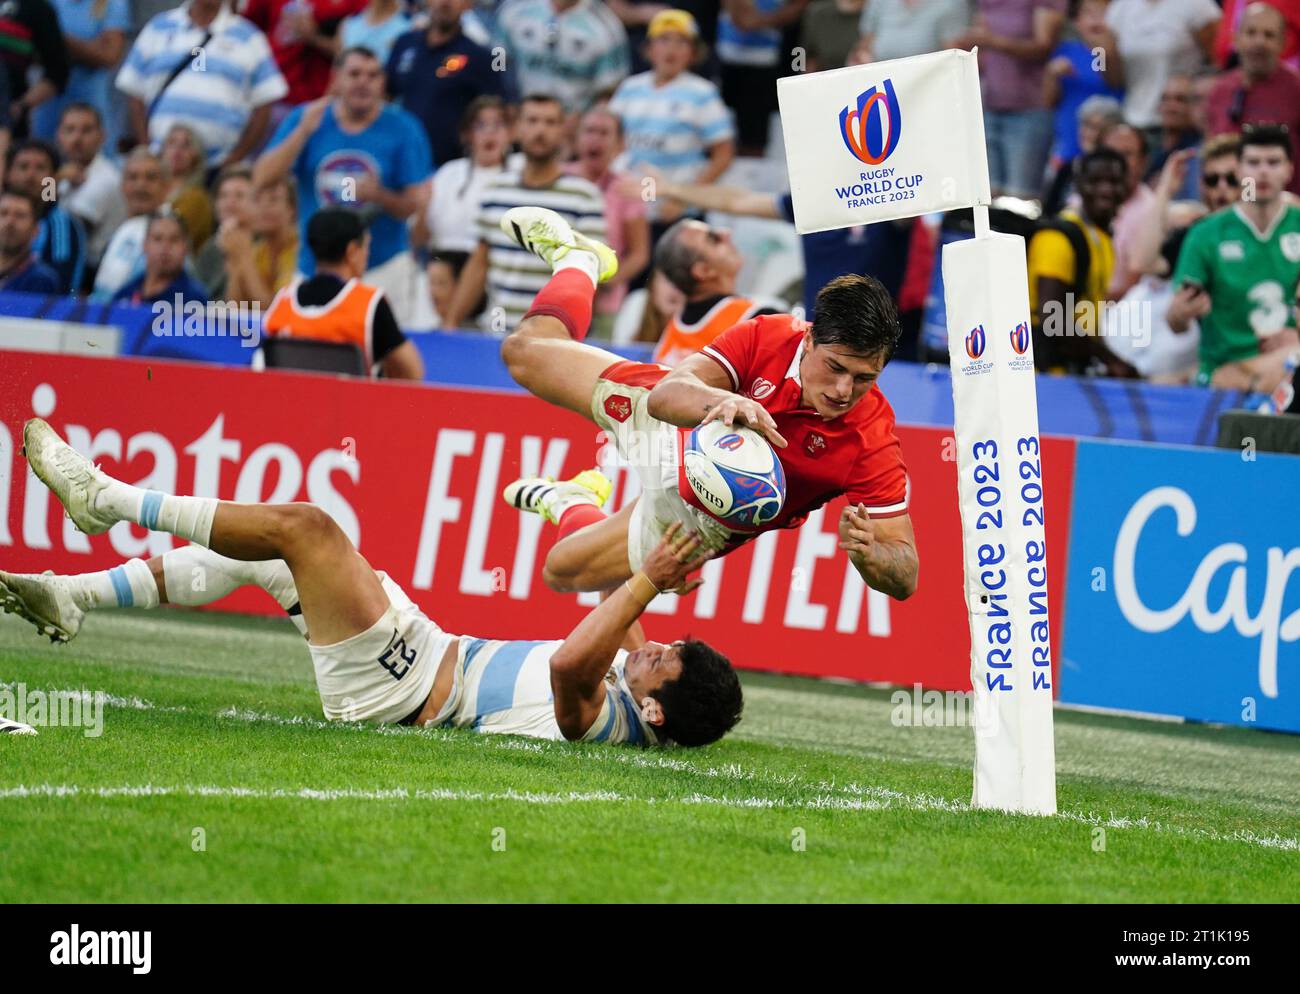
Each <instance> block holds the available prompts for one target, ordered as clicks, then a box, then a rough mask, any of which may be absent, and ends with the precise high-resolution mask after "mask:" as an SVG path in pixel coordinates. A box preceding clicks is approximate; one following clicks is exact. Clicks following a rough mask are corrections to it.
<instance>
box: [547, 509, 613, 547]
mask: <svg viewBox="0 0 1300 994" xmlns="http://www.w3.org/2000/svg"><path fill="white" fill-rule="evenodd" d="M604 517H605V512H604V511H602V510H601V509H600V508H598V507H597V506H596V505H595V504H574V505H573V506H572V507H571V508H569V509H568V510H567V511H565V512H564V513H563V514H561V515H560V523H559V525H558V526H557V527H558V528H559V530H560V534H559V535H558V536H557V537H556V539H555V540H556V541H557V542H562V541H564V540H565V539H566V538H568V537H569V536H570V535H572V534H573V533H574V532H576V531H579V530H580V529H583V528H586V527H587V526H588V525H594V524H595V523H596V522H597V521H600V520H602V519H603V518H604Z"/></svg>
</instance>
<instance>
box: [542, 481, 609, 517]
mask: <svg viewBox="0 0 1300 994" xmlns="http://www.w3.org/2000/svg"><path fill="white" fill-rule="evenodd" d="M542 503H543V504H545V505H546V510H547V511H549V512H550V514H551V519H552V520H554V521H559V520H560V519H561V518H562V517H564V512H565V511H567V510H569V509H570V508H572V507H577V506H578V505H579V504H591V505H592V506H593V507H599V506H600V505H599V503H597V501H596V495H595V494H593V493H592V492H591V491H590V490H588V489H587V488H586V487H579V486H577V485H575V484H568V485H566V484H563V483H557V484H555V485H554V486H553V487H551V492H550V493H548V494H547V495H546V496H545V497H543V498H542Z"/></svg>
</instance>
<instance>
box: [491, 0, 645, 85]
mask: <svg viewBox="0 0 1300 994" xmlns="http://www.w3.org/2000/svg"><path fill="white" fill-rule="evenodd" d="M492 43H493V45H499V46H501V47H503V48H504V49H505V51H506V52H507V53H508V55H509V60H510V61H509V66H510V69H511V71H512V72H514V73H515V78H516V79H517V81H518V84H519V87H518V88H519V94H520V96H528V95H529V94H532V93H545V94H548V95H550V96H553V97H557V98H558V99H559V100H560V101H561V102H562V103H563V104H564V106H565V107H566V108H567V109H568V110H570V111H580V110H586V109H587V106H588V105H589V104H590V103H591V101H592V100H593V99H594V98H595V96H596V95H597V94H598V93H601V92H602V91H605V90H612V89H613V88H614V87H616V86H617V85H618V84H619V82H621V81H622V79H623V77H625V76H626V75H627V74H628V73H629V72H630V71H631V56H630V54H629V52H628V47H627V32H626V31H625V30H624V29H623V23H622V22H621V21H620V20H619V19H618V18H617V17H616V16H615V15H614V13H613V11H611V10H610V9H609V8H608V7H607V6H605V4H603V3H597V2H595V0H578V3H577V4H576V5H575V6H573V7H570V8H569V9H568V10H566V11H563V12H561V13H557V12H556V11H555V8H554V7H552V6H551V0H506V2H505V4H503V5H502V7H501V10H500V12H499V13H498V14H497V23H496V32H495V34H494V35H493V40H492Z"/></svg>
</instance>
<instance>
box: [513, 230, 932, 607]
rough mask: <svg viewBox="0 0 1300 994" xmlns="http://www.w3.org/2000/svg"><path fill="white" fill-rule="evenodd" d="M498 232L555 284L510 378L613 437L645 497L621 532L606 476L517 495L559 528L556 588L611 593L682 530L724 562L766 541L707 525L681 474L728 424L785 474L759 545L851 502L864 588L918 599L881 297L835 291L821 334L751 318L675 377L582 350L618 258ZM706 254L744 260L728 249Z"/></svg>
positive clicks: (535, 485) (531, 323)
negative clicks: (701, 441)
mask: <svg viewBox="0 0 1300 994" xmlns="http://www.w3.org/2000/svg"><path fill="white" fill-rule="evenodd" d="M683 223H698V222H683ZM501 227H502V230H504V231H505V232H506V233H507V234H508V235H509V236H510V237H511V238H513V239H514V240H515V241H516V242H517V243H518V244H519V245H520V246H521V247H523V248H525V249H527V250H528V251H530V252H532V253H534V254H535V255H537V256H538V257H539V258H540V259H542V260H543V261H544V262H546V263H547V264H548V265H549V266H551V268H552V271H553V274H554V275H553V276H552V277H551V280H550V282H549V283H547V285H546V286H545V287H543V288H542V290H541V291H540V292H539V293H538V294H537V296H536V298H534V302H533V306H532V308H531V309H530V310H529V312H528V314H527V315H526V316H525V317H524V320H523V321H522V322H521V323H520V325H519V327H518V328H517V329H516V330H515V331H514V333H513V334H511V335H509V336H508V337H507V338H506V339H505V340H504V341H503V342H502V346H501V356H502V358H503V359H504V361H505V363H506V365H507V367H508V368H509V370H510V375H511V376H512V377H513V378H514V379H515V381H516V382H517V383H519V384H520V385H521V386H523V387H525V388H526V389H528V390H529V391H530V392H531V393H533V394H535V395H536V396H538V397H540V398H541V399H543V400H546V401H549V402H550V403H552V404H556V405H558V406H560V407H564V408H567V409H568V410H570V411H573V412H575V413H576V414H580V415H582V416H583V417H585V418H588V419H589V420H591V421H593V422H595V424H596V425H598V426H599V427H600V428H602V429H604V430H605V431H606V432H607V433H608V435H609V436H610V437H611V438H612V439H613V440H614V442H615V443H616V444H617V446H618V449H619V452H620V454H621V455H622V456H623V457H624V459H626V460H627V461H628V462H630V463H631V464H632V465H633V466H634V467H635V468H636V470H637V473H638V475H639V477H640V479H641V484H642V494H641V496H640V497H638V498H637V500H636V501H635V502H634V503H633V504H631V505H629V506H627V507H625V508H623V509H622V510H620V511H619V512H618V513H617V514H614V515H610V516H606V515H605V514H604V512H603V511H602V510H601V506H602V505H603V504H604V502H605V500H606V499H607V497H608V496H609V492H610V489H611V488H610V483H609V481H608V480H607V479H606V478H605V477H604V476H603V475H602V474H600V473H599V472H597V471H595V470H588V471H586V472H584V473H580V474H579V475H578V476H576V477H574V479H572V480H567V481H562V482H559V483H556V482H553V481H549V480H543V479H523V480H516V481H515V482H513V483H511V484H510V485H509V486H508V487H507V488H506V491H505V499H506V500H507V502H509V503H510V504H512V505H513V506H515V507H518V508H520V509H521V510H527V511H533V512H535V513H538V514H541V515H543V516H544V517H545V518H546V519H547V520H549V521H551V522H553V523H555V524H556V525H558V526H559V529H560V535H559V540H558V541H557V542H556V543H555V545H554V546H553V547H552V549H551V551H550V553H549V554H548V555H547V559H546V565H545V568H544V571H543V572H544V576H545V579H546V582H547V584H548V585H550V586H551V587H552V588H553V589H555V590H560V591H574V590H609V589H612V588H613V587H616V586H617V585H618V584H620V583H622V582H623V581H624V580H626V579H627V578H628V577H629V576H631V575H632V574H633V572H634V571H635V570H636V569H637V568H638V566H639V564H640V563H641V562H642V560H643V559H644V557H645V556H646V555H647V554H648V553H649V551H650V550H651V549H653V548H654V547H655V545H656V544H657V543H658V541H659V537H660V536H662V535H663V534H664V532H665V531H666V530H667V528H668V527H669V526H670V525H671V524H672V523H673V522H678V523H679V524H680V525H681V526H683V527H685V528H686V529H688V530H689V531H691V532H692V533H694V534H698V535H699V536H700V537H701V539H702V541H703V543H704V544H705V545H706V546H707V547H708V548H710V549H711V550H713V551H714V552H716V553H718V554H725V553H726V552H730V551H731V550H732V549H734V548H737V547H739V546H740V545H742V544H744V542H746V541H748V540H749V539H751V538H753V537H754V535H755V534H757V532H756V531H753V532H744V531H739V530H737V529H736V528H734V527H731V526H728V525H727V524H725V523H724V522H722V521H721V520H720V519H718V518H717V517H716V516H714V515H713V514H711V513H710V512H709V510H708V509H707V508H706V507H704V506H703V504H702V503H701V502H700V500H699V499H698V498H697V497H696V496H695V493H694V491H692V490H691V488H690V486H689V485H688V484H687V483H686V481H685V478H684V475H683V473H682V469H681V451H682V444H683V439H684V437H685V435H686V434H687V432H688V431H689V429H691V428H694V427H695V426H697V425H700V424H703V423H706V422H708V421H712V420H715V419H721V420H722V421H724V422H725V423H727V424H729V425H730V424H744V425H748V426H749V427H751V428H753V429H755V430H756V431H758V432H761V433H762V434H763V435H764V436H765V437H766V438H767V439H768V441H769V442H771V444H772V445H773V447H774V448H775V449H776V451H777V454H778V456H779V457H780V459H781V463H782V466H783V467H784V469H785V476H786V500H785V504H784V506H783V507H782V510H781V513H780V514H779V515H778V516H777V517H776V518H775V519H774V520H773V521H771V522H770V523H768V524H767V525H765V526H763V527H762V528H761V529H759V530H762V531H766V530H768V529H772V528H795V527H798V526H799V525H800V524H802V523H803V521H804V519H805V518H807V516H808V515H809V514H811V513H812V512H813V511H815V510H816V509H817V508H819V507H821V506H822V505H823V504H826V503H827V502H828V501H830V500H833V499H834V498H836V497H839V496H841V495H845V496H847V497H848V500H849V505H848V506H847V507H846V508H845V509H844V511H843V513H842V514H841V516H840V521H839V539H840V541H839V547H840V548H841V549H843V550H845V552H846V553H847V554H848V556H849V558H850V560H851V561H852V562H853V565H854V566H855V567H856V568H857V570H858V573H859V574H861V576H862V578H863V580H864V581H866V583H867V584H868V585H869V586H871V587H873V588H875V589H876V590H879V591H882V592H883V593H886V594H888V595H890V596H891V597H895V598H897V599H899V600H902V599H904V598H906V597H909V596H911V594H912V593H913V592H914V591H915V590H916V581H917V569H918V561H917V555H916V541H915V536H914V535H913V532H912V522H911V519H910V518H909V516H908V513H907V472H906V468H905V467H904V465H903V459H902V452H901V446H900V445H899V441H898V438H897V436H896V435H895V433H894V412H893V410H892V408H891V407H890V406H889V402H888V401H887V400H885V397H884V395H883V394H882V393H881V392H880V389H879V387H878V386H877V385H876V379H877V377H879V375H880V372H881V370H882V369H883V368H884V366H885V364H886V363H887V362H888V361H889V359H890V357H891V356H892V354H893V351H894V348H895V345H896V344H897V341H898V334H899V329H898V318H897V315H896V313H895V311H894V305H893V302H892V301H891V300H890V298H889V295H888V293H887V292H886V291H885V289H884V287H883V286H881V284H880V283H879V282H878V281H876V280H874V279H872V278H871V277H863V276H843V277H840V278H838V279H836V280H833V281H832V282H830V283H828V284H827V285H826V286H825V287H823V288H822V290H821V292H820V293H819V294H818V295H817V322H816V325H815V326H814V325H810V324H808V323H807V322H804V321H801V320H799V319H797V318H795V317H794V316H792V315H789V314H781V315H767V316H760V317H756V318H753V319H751V320H749V321H744V322H741V323H740V324H738V325H736V326H735V327H733V328H731V329H730V330H728V331H726V332H723V334H722V335H720V336H719V337H718V338H717V339H715V340H714V341H713V343H712V344H711V345H709V346H708V347H707V348H705V349H704V350H703V351H702V352H700V353H698V354H697V355H694V356H690V357H688V358H687V359H685V360H684V361H683V362H681V363H680V364H679V365H678V366H677V367H676V368H675V369H673V370H672V371H669V370H668V369H666V368H665V367H663V366H657V365H654V364H651V363H638V362H628V361H625V360H623V359H621V358H620V357H619V356H617V355H614V354H613V353H611V352H607V351H605V350H604V349H600V348H596V347H595V346H592V345H587V344H584V343H583V342H582V338H583V337H584V336H585V335H586V332H587V327H588V325H589V324H590V321H591V302H592V297H593V296H594V295H595V292H596V286H597V284H598V283H600V282H603V281H604V280H606V279H608V278H609V277H610V276H612V275H613V274H614V272H616V271H617V268H618V260H617V258H616V257H615V255H614V253H613V251H612V250H610V249H609V248H608V246H605V245H602V244H600V243H599V242H596V241H593V240H592V239H589V238H586V237H585V236H583V235H581V234H579V233H577V232H575V231H573V230H572V228H570V226H569V225H568V224H567V223H566V222H565V221H564V220H563V218H561V217H560V216H559V215H557V214H555V213H554V212H553V211H550V210H546V209H545V208H540V207H516V208H513V209H511V210H509V211H507V212H505V214H504V215H503V216H502V218H501ZM709 247H710V246H706V250H707V249H708V248H709ZM711 247H712V249H713V250H714V251H718V252H726V251H731V252H734V251H735V247H734V246H733V245H731V244H730V240H729V239H727V238H726V237H725V235H723V236H721V237H720V238H719V239H718V240H716V241H714V242H712V243H711Z"/></svg>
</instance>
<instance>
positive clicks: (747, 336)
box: [700, 317, 763, 393]
mask: <svg viewBox="0 0 1300 994" xmlns="http://www.w3.org/2000/svg"><path fill="white" fill-rule="evenodd" d="M762 320H763V318H761V317H757V318H750V319H749V320H748V321H741V322H740V324H737V325H733V326H732V327H730V328H728V329H727V330H726V331H724V332H723V333H722V334H721V335H719V336H718V337H717V338H715V339H714V340H713V341H712V342H711V343H710V344H708V345H706V346H704V348H703V349H701V350H700V351H701V354H703V355H706V356H708V357H709V358H710V359H712V360H713V361H714V362H716V363H717V364H718V365H719V366H721V367H722V368H723V369H724V370H725V371H726V373H727V376H728V377H729V378H730V379H731V389H732V390H733V391H734V392H736V393H739V392H740V385H741V384H742V383H745V382H746V381H747V380H748V379H749V373H750V370H751V369H752V367H753V365H754V360H755V358H756V356H757V355H758V340H759V336H760V331H759V323H760V322H761V321H762Z"/></svg>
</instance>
